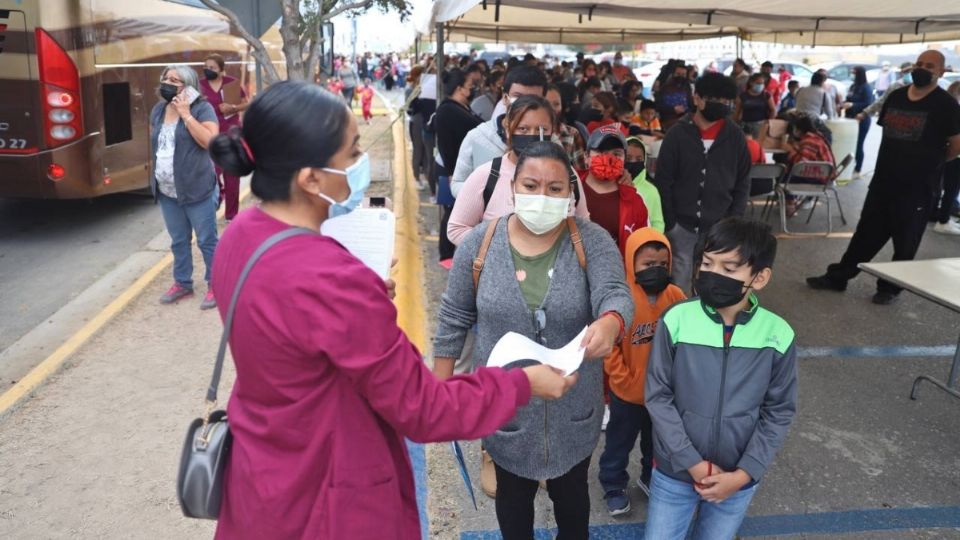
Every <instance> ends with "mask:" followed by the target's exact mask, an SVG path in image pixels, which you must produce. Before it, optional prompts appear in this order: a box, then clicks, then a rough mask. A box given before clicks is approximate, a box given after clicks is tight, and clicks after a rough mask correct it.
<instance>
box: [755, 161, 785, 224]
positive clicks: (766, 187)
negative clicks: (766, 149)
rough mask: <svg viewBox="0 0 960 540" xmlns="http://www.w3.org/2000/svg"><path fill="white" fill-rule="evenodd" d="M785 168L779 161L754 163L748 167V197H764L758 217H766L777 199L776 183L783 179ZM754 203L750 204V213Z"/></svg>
mask: <svg viewBox="0 0 960 540" xmlns="http://www.w3.org/2000/svg"><path fill="white" fill-rule="evenodd" d="M786 170H787V168H786V167H784V166H783V165H782V164H780V163H766V164H762V165H754V166H753V167H751V168H750V199H751V200H753V199H756V198H759V197H765V198H766V199H765V201H764V203H763V210H762V211H761V212H760V219H766V218H767V215H768V213H769V211H770V207H771V206H772V205H773V203H774V201H776V200H777V184H778V183H780V181H781V180H783V174H784V173H785V172H786ZM753 207H754V205H750V215H751V216H752V215H753Z"/></svg>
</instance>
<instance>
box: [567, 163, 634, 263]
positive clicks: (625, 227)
mask: <svg viewBox="0 0 960 540" xmlns="http://www.w3.org/2000/svg"><path fill="white" fill-rule="evenodd" d="M577 174H579V175H580V182H581V183H582V184H584V185H586V183H587V177H588V176H589V175H590V172H589V171H578V173H577ZM588 193H589V191H587V193H584V196H585V197H588ZM590 206H591V205H590V199H589V198H587V209H590ZM590 211H591V215H592V213H593V210H590ZM594 221H597V220H596V219H594ZM649 225H650V221H649V217H648V213H647V205H646V204H644V203H643V198H642V197H640V194H639V193H637V188H635V187H633V184H629V185H624V184H620V223H619V229H618V231H617V233H618V234H617V236H618V241H617V247H619V248H620V254H621V255H622V254H623V253H624V251H625V250H626V248H627V238H629V237H630V234H632V233H633V231H636V230H639V229H642V228H644V227H647V226H649ZM609 232H610V233H611V234H613V231H609Z"/></svg>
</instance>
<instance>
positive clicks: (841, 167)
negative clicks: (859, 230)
mask: <svg viewBox="0 0 960 540" xmlns="http://www.w3.org/2000/svg"><path fill="white" fill-rule="evenodd" d="M851 163H853V154H847V155H846V156H844V157H843V160H842V161H841V162H840V165H837V171H836V172H835V173H834V174H833V181H834V187H835V188H836V187H843V186H845V185H847V184H849V183H850V180H843V181H841V180H840V176H841V175H842V174H843V171H845V170H847V167H849V166H850V164H851ZM833 193H834V196H835V197H836V198H837V210H839V211H840V221H841V222H842V223H843V224H844V225H846V224H847V218H846V217H845V216H844V215H843V204H841V203H840V195H839V194H838V193H837V190H836V189H834V190H833ZM819 201H820V198H819V197H816V198H814V199H813V206H811V207H810V214H808V215H807V223H810V218H812V217H813V211H814V210H816V209H817V203H818V202H819Z"/></svg>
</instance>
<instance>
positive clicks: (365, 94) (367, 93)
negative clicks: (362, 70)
mask: <svg viewBox="0 0 960 540" xmlns="http://www.w3.org/2000/svg"><path fill="white" fill-rule="evenodd" d="M357 96H358V97H359V98H360V106H361V108H362V109H363V120H364V122H366V123H367V124H369V123H370V119H371V118H373V113H372V112H371V110H372V107H373V87H372V86H370V79H364V80H363V86H361V87H360V88H358V89H357Z"/></svg>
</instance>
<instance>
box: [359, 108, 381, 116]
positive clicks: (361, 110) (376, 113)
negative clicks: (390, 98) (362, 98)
mask: <svg viewBox="0 0 960 540" xmlns="http://www.w3.org/2000/svg"><path fill="white" fill-rule="evenodd" d="M353 113H354V114H363V109H358V108H356V107H354V108H353ZM370 114H372V115H374V116H387V115H389V114H390V111H389V110H387V109H370Z"/></svg>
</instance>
